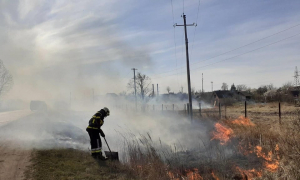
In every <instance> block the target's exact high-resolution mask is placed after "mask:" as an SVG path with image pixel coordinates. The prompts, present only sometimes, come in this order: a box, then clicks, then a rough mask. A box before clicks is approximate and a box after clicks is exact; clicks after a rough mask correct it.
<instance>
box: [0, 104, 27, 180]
mask: <svg viewBox="0 0 300 180" xmlns="http://www.w3.org/2000/svg"><path fill="white" fill-rule="evenodd" d="M30 114H32V112H31V111H29V110H20V111H9V112H1V113H0V127H3V126H5V125H7V124H9V123H10V122H13V121H15V120H18V119H20V118H22V117H25V116H28V115H30ZM1 130H2V129H1ZM1 130H0V131H1ZM30 155H31V150H24V148H22V147H21V145H18V144H16V143H12V141H11V140H8V139H7V137H3V136H1V135H0V180H22V179H24V171H25V169H26V167H27V166H28V165H29V161H30Z"/></svg>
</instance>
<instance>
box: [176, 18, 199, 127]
mask: <svg viewBox="0 0 300 180" xmlns="http://www.w3.org/2000/svg"><path fill="white" fill-rule="evenodd" d="M182 17H183V23H184V24H183V25H177V23H176V24H174V27H176V26H184V34H185V51H186V69H187V83H188V93H189V108H188V109H189V111H190V113H189V115H190V119H191V121H192V120H193V105H192V93H191V78H190V62H189V46H188V38H187V31H186V27H187V26H197V24H195V23H193V24H186V15H185V14H183V15H182Z"/></svg>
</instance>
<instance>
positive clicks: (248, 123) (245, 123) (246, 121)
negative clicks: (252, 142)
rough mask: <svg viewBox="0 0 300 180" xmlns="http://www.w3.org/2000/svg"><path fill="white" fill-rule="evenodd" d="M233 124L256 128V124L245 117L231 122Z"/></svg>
mask: <svg viewBox="0 0 300 180" xmlns="http://www.w3.org/2000/svg"><path fill="white" fill-rule="evenodd" d="M231 123H232V124H236V125H243V126H255V124H254V123H253V122H252V121H251V120H250V119H249V118H246V117H244V116H240V117H239V118H238V119H236V120H233V121H231Z"/></svg>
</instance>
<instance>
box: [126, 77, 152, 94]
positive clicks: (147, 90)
mask: <svg viewBox="0 0 300 180" xmlns="http://www.w3.org/2000/svg"><path fill="white" fill-rule="evenodd" d="M135 83H136V91H137V94H138V95H139V96H140V97H141V99H143V100H144V98H145V96H150V95H151V93H152V90H151V87H150V84H152V83H151V79H150V78H149V77H148V76H146V75H145V74H141V73H137V75H136V78H135ZM127 87H128V88H129V89H131V90H133V91H134V80H133V79H131V80H130V81H129V83H128V84H127Z"/></svg>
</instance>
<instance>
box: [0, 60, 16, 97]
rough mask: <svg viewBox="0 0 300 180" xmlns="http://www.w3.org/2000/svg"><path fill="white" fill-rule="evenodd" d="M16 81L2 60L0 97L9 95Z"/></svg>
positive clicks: (0, 63) (0, 67) (0, 64)
mask: <svg viewBox="0 0 300 180" xmlns="http://www.w3.org/2000/svg"><path fill="white" fill-rule="evenodd" d="M13 84H14V81H13V77H12V75H11V74H10V73H9V71H8V70H7V69H6V68H5V66H4V64H3V62H2V60H0V96H2V95H4V94H5V93H7V92H8V91H9V90H10V89H11V88H12V86H13Z"/></svg>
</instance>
